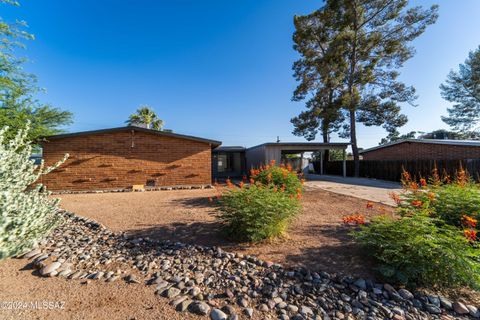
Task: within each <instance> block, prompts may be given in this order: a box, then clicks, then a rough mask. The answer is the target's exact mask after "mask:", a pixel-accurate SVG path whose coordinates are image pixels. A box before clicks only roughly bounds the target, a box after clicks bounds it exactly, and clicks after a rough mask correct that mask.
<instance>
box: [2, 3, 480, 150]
mask: <svg viewBox="0 0 480 320" xmlns="http://www.w3.org/2000/svg"><path fill="white" fill-rule="evenodd" d="M432 3H438V4H439V5H440V18H439V20H438V22H437V24H436V25H434V26H431V27H430V28H429V29H428V30H427V31H426V32H425V34H423V35H422V36H421V37H420V38H419V39H418V40H416V41H415V42H414V46H415V47H416V50H417V54H416V55H415V57H414V58H413V59H411V60H410V61H409V62H408V63H407V64H406V65H405V67H404V68H403V70H402V80H404V81H405V82H407V83H408V84H412V85H414V86H415V87H416V89H417V92H418V95H419V99H418V101H417V104H418V107H416V108H413V107H410V106H406V107H405V109H404V110H405V112H406V114H407V115H408V116H409V119H410V121H409V123H408V124H407V125H406V126H405V127H404V128H402V130H401V131H402V132H408V131H411V130H422V131H429V130H434V129H439V128H446V126H445V125H444V124H443V123H442V121H441V120H440V115H442V114H445V112H446V107H447V106H448V103H447V102H445V101H444V100H442V98H441V97H440V91H439V89H438V86H439V85H440V83H442V82H443V81H444V79H445V77H446V75H447V73H448V72H449V70H450V69H456V68H457V66H458V64H459V63H461V62H463V61H464V60H465V58H466V57H467V54H468V52H469V51H470V50H473V49H475V48H476V47H478V45H479V44H480V33H479V30H480V1H479V0H462V1H453V0H439V1H430V0H423V1H421V0H416V1H413V2H412V4H422V5H430V4H432ZM320 6H321V1H313V0H295V1H292V0H235V1H234V0H231V1H224V0H215V1H214V0H204V1H198V0H178V1H173V0H170V1H160V0H158V1H153V0H151V1H133V0H131V1H126V0H123V1H120V0H118V1H111V0H108V1H107V0H102V1H98V0H97V1H92V0H82V1H61V0H55V1H54V0H46V1H36V0H24V1H21V7H20V8H8V7H6V6H5V5H4V6H2V9H1V10H2V11H1V16H2V17H4V18H5V19H7V20H12V19H15V18H17V19H23V20H26V21H27V22H28V24H29V26H30V27H29V31H30V32H31V33H33V34H35V36H36V40H35V41H30V42H28V43H27V45H28V48H27V50H26V51H25V52H24V53H25V55H26V56H27V57H28V58H30V59H31V60H32V63H30V64H29V65H28V71H31V72H33V73H35V74H36V75H37V76H38V77H39V84H40V86H42V87H44V88H46V89H47V92H46V93H45V94H42V95H41V96H40V99H41V100H42V101H43V102H48V103H51V104H53V105H54V106H58V107H61V108H64V109H67V110H70V111H72V112H73V113H74V116H75V119H74V124H73V125H71V126H69V127H68V128H66V129H67V130H68V131H81V130H93V129H100V128H107V127H115V126H122V125H123V123H124V121H125V120H126V119H127V117H128V115H129V114H130V113H132V112H134V111H135V110H136V108H137V106H138V105H140V104H148V105H150V106H152V107H153V108H154V109H155V110H156V111H157V113H158V114H159V116H160V117H161V118H162V119H163V120H164V121H165V122H166V128H169V129H172V130H174V131H175V132H178V133H184V134H191V135H198V136H201V137H205V138H213V139H218V140H221V141H223V143H224V145H244V146H252V145H255V144H259V143H263V142H267V141H275V139H276V136H277V135H278V136H280V139H281V140H282V141H302V140H303V139H302V138H300V137H295V136H293V135H292V134H291V131H292V125H291V124H290V118H292V117H293V116H295V115H296V114H298V113H299V112H300V111H301V110H302V109H303V104H302V103H298V102H291V100H290V99H291V95H292V91H293V90H294V88H295V86H296V83H295V80H294V78H293V77H292V71H291V66H292V63H293V61H294V60H296V59H297V57H298V56H297V54H296V53H295V51H294V50H293V49H292V40H291V38H292V33H293V31H294V30H293V16H294V15H295V14H306V13H309V12H311V11H313V10H314V9H317V8H318V7H320ZM385 135H386V134H385V132H384V131H383V129H381V128H360V129H359V133H358V140H359V145H360V146H361V147H370V146H374V145H377V144H378V141H379V140H380V139H381V138H382V137H384V136H385ZM317 139H321V137H318V138H317ZM334 140H336V141H340V139H338V138H337V137H334Z"/></svg>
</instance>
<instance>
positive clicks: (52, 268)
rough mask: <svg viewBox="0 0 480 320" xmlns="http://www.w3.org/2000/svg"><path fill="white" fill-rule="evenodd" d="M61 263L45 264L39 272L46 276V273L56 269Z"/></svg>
mask: <svg viewBox="0 0 480 320" xmlns="http://www.w3.org/2000/svg"><path fill="white" fill-rule="evenodd" d="M61 265H62V264H61V263H60V262H52V263H50V264H49V265H47V266H46V267H43V268H42V269H41V270H40V274H41V275H42V276H47V275H48V274H50V273H52V272H53V271H55V270H57V269H58V268H60V266H61Z"/></svg>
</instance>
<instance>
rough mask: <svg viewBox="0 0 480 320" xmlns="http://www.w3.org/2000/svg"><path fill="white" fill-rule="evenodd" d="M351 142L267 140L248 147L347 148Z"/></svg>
mask: <svg viewBox="0 0 480 320" xmlns="http://www.w3.org/2000/svg"><path fill="white" fill-rule="evenodd" d="M349 145H350V143H347V142H332V143H323V142H267V143H262V144H259V145H257V146H253V147H250V148H248V149H254V148H259V147H264V146H267V147H268V146H277V147H278V146H279V147H285V148H288V147H304V148H321V147H341V148H347V147H348V146H349Z"/></svg>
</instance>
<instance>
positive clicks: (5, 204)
mask: <svg viewBox="0 0 480 320" xmlns="http://www.w3.org/2000/svg"><path fill="white" fill-rule="evenodd" d="M7 129H8V128H3V129H2V130H0V260H1V259H5V258H8V257H10V256H14V255H19V254H21V253H23V252H25V251H26V250H29V249H31V248H32V247H33V246H34V245H35V244H36V243H37V242H38V241H39V240H40V239H41V238H42V237H44V236H45V235H46V234H47V233H48V232H49V231H50V230H51V229H52V228H53V227H54V226H55V225H56V224H57V223H58V221H59V219H58V216H57V215H56V214H55V211H56V209H57V204H58V200H56V199H55V200H53V199H50V198H49V192H48V191H47V190H46V188H45V187H44V186H43V185H41V184H37V185H34V183H35V182H36V181H37V180H38V178H39V177H40V176H41V175H43V174H47V173H49V172H50V171H52V170H53V169H55V168H56V167H58V166H59V165H60V164H61V163H62V162H63V161H65V159H66V157H65V159H63V160H62V161H60V162H58V163H57V164H56V165H54V166H52V167H49V168H44V167H43V162H42V164H41V165H40V166H36V165H34V163H33V160H30V156H31V153H32V145H31V143H29V142H27V134H28V130H29V125H27V129H25V130H20V131H19V132H18V133H17V135H16V136H15V137H14V138H13V139H12V140H11V141H9V142H6V140H5V132H6V130H7Z"/></svg>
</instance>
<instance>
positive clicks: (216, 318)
mask: <svg viewBox="0 0 480 320" xmlns="http://www.w3.org/2000/svg"><path fill="white" fill-rule="evenodd" d="M210 319H212V320H227V315H226V314H225V313H224V312H223V311H221V310H220V309H216V308H214V309H212V312H210Z"/></svg>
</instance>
